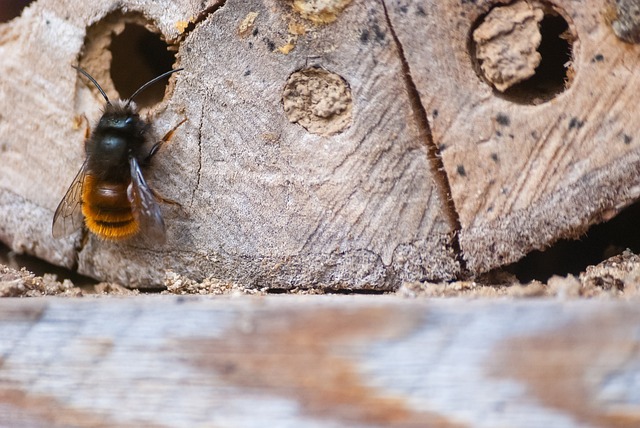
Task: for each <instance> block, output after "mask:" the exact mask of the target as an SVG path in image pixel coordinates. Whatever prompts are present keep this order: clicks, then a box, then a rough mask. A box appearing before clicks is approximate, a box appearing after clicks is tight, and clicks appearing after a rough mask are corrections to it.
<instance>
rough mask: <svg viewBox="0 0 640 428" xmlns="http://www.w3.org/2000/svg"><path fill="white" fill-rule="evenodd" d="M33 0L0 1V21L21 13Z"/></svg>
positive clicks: (15, 16) (9, 19)
mask: <svg viewBox="0 0 640 428" xmlns="http://www.w3.org/2000/svg"><path fill="white" fill-rule="evenodd" d="M32 2H33V0H12V1H3V2H2V3H0V23H2V22H8V21H11V20H12V19H13V18H17V17H18V16H20V14H21V13H22V10H23V9H24V8H25V7H27V6H29V4H30V3H32Z"/></svg>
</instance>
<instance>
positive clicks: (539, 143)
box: [387, 0, 640, 273]
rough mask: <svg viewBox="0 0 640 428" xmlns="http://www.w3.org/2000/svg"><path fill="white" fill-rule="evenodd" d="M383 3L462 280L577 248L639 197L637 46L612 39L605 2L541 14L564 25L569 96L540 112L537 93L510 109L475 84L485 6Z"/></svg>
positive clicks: (541, 104)
mask: <svg viewBox="0 0 640 428" xmlns="http://www.w3.org/2000/svg"><path fill="white" fill-rule="evenodd" d="M531 3H532V4H534V5H536V4H537V5H540V4H541V3H537V2H531ZM387 4H388V11H389V15H390V18H391V22H392V24H393V27H394V28H395V29H396V33H397V35H398V38H399V40H400V42H401V44H402V46H403V49H404V52H405V55H406V59H407V62H408V64H409V67H410V70H411V78H412V80H413V81H414V82H415V85H416V88H417V90H418V91H419V94H420V99H421V101H422V104H423V105H424V108H425V110H426V112H427V114H428V119H429V122H430V125H431V130H432V136H433V141H434V143H435V144H436V145H437V146H438V148H439V152H440V154H441V156H442V161H443V164H444V169H445V173H446V175H447V178H448V181H449V183H450V186H451V195H452V198H453V202H454V204H455V212H456V213H457V215H458V216H459V221H460V226H461V229H460V246H461V250H462V254H463V258H464V259H465V261H466V264H467V268H468V269H469V270H470V271H472V272H476V273H477V272H481V271H486V270H489V269H491V268H494V267H497V266H501V265H504V264H507V263H511V262H514V261H516V260H518V259H519V258H520V257H522V256H523V255H525V254H526V253H528V252H529V251H531V250H533V249H540V248H544V247H546V246H548V245H549V244H551V243H552V242H554V241H555V240H557V239H559V238H575V237H578V236H579V235H580V234H582V233H584V232H585V231H586V229H587V228H588V227H589V225H591V224H593V223H597V222H600V221H603V220H607V219H610V218H611V217H613V216H614V215H615V214H616V213H617V212H618V211H619V210H620V209H622V208H623V207H624V206H626V205H627V204H629V203H631V202H633V201H634V200H636V199H637V198H638V196H639V195H640V186H639V184H640V152H639V151H638V144H640V139H639V138H638V135H640V132H639V131H640V129H639V126H640V125H639V122H638V120H637V114H636V113H635V112H637V106H636V104H637V103H636V102H635V96H636V94H637V93H638V91H639V90H640V80H639V79H638V76H637V72H636V70H638V68H639V66H640V46H638V45H633V44H629V43H626V42H624V41H623V40H621V39H619V38H618V37H616V35H615V33H614V32H613V30H612V28H611V26H610V25H609V24H608V23H607V19H606V16H607V15H608V14H609V13H610V5H609V4H608V2H605V1H602V0H585V1H579V2H562V3H561V4H558V5H556V6H553V7H552V9H551V10H550V9H548V6H544V7H546V8H547V9H545V13H546V14H547V15H548V16H553V14H556V15H557V14H559V15H560V16H561V17H562V18H563V19H564V20H566V21H567V22H568V25H569V31H568V33H566V34H565V35H564V36H562V37H566V38H568V39H569V40H571V39H572V38H575V41H573V42H572V45H573V55H572V56H573V60H572V64H571V67H570V70H569V74H568V77H567V80H569V81H570V82H569V87H568V88H567V89H566V90H564V91H562V92H561V93H559V94H558V95H557V96H555V97H553V98H551V99H550V100H548V101H546V102H540V100H536V99H535V98H536V94H535V93H534V94H531V95H530V98H528V99H524V100H520V102H515V101H513V100H511V99H508V97H505V96H503V95H501V94H499V93H498V91H494V90H493V89H492V87H490V86H489V85H488V84H487V83H486V82H485V80H484V79H483V78H482V77H481V76H480V75H479V74H478V73H477V69H476V64H475V63H474V60H473V54H472V52H470V51H471V45H472V43H471V41H470V40H471V37H472V30H473V29H474V25H477V24H478V23H479V22H480V21H481V19H482V17H483V16H484V15H485V14H486V13H487V12H488V11H489V10H490V8H491V7H492V3H490V2H464V1H463V2H457V1H439V2H429V3H426V4H424V3H418V2H413V3H410V4H408V5H407V4H406V2H397V1H396V2H387ZM543 5H544V4H543ZM542 24H543V25H544V20H543V22H542ZM560 41H561V40H560ZM556 43H558V40H556ZM543 60H544V55H543ZM536 103H538V104H536Z"/></svg>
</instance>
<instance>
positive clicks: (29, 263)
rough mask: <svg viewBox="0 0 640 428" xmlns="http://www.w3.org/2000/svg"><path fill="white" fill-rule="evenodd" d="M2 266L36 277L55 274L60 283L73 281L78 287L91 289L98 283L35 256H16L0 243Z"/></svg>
mask: <svg viewBox="0 0 640 428" xmlns="http://www.w3.org/2000/svg"><path fill="white" fill-rule="evenodd" d="M0 264H3V265H6V266H9V267H11V268H13V269H16V270H20V268H25V269H27V270H28V271H29V272H31V273H33V274H35V275H36V276H44V275H45V274H54V275H56V276H57V279H58V281H60V282H62V281H64V280H65V279H68V280H71V281H72V282H73V284H74V285H75V286H77V287H90V286H93V285H95V284H97V283H98V281H96V280H95V279H93V278H89V277H88V276H84V275H80V274H79V273H77V272H74V271H71V270H69V269H65V268H63V267H60V266H55V265H52V264H50V263H47V262H45V261H44V260H42V259H39V258H37V257H34V256H29V255H26V254H16V253H14V252H13V251H11V249H10V248H9V247H7V246H6V245H4V244H3V243H1V242H0Z"/></svg>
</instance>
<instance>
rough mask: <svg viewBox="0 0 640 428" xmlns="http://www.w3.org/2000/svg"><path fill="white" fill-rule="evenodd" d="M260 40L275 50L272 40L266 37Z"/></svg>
mask: <svg viewBox="0 0 640 428" xmlns="http://www.w3.org/2000/svg"><path fill="white" fill-rule="evenodd" d="M262 41H263V42H265V43H266V44H267V47H268V48H269V50H270V51H272V52H273V51H275V50H276V44H275V43H274V42H273V41H271V40H269V39H268V38H266V37H265V38H264V39H262Z"/></svg>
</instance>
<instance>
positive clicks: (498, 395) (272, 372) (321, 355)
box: [0, 296, 640, 428]
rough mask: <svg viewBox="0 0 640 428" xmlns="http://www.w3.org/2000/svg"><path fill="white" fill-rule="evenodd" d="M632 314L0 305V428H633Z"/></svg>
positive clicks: (568, 308) (383, 306) (536, 304)
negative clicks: (5, 427)
mask: <svg viewBox="0 0 640 428" xmlns="http://www.w3.org/2000/svg"><path fill="white" fill-rule="evenodd" d="M636 306H637V304H636V303H632V302H629V303H624V302H620V301H602V300H599V301H596V300H592V301H574V302H561V301H548V300H547V301H535V300H533V301H512V300H505V301H502V302H498V301H493V302H487V301H484V302H483V301H464V300H446V301H445V300H440V301H430V302H426V301H419V300H413V301H412V300H405V299H399V298H395V297H390V296H376V297H365V296H355V297H353V296H352V297H349V296H334V297H326V296H325V297H323V296H307V297H304V296H293V297H287V296H271V297H269V298H246V297H244V298H219V299H210V298H206V299H205V298H200V299H197V298H179V297H161V296H156V297H147V298H138V299H135V300H132V299H127V300H125V299H117V298H103V299H72V300H66V299H60V298H50V299H25V300H15V299H7V300H0V337H1V338H2V340H0V358H1V359H0V425H1V426H7V427H8V426H11V427H26V426H47V427H62V426H64V427H101V426H105V427H106V426H119V427H129V426H131V427H133V426H156V427H193V426H211V427H258V426H260V427H263V426H278V427H284V426H296V427H343V426H349V427H410V426H411V427H491V428H494V427H497V426H509V427H535V428H538V427H542V426H549V427H555V428H564V427H587V426H588V427H603V428H604V427H613V426H615V427H637V426H639V424H640V396H639V395H638V391H640V385H639V384H638V379H639V378H640V363H639V362H640V335H639V334H638V332H639V331H640V315H639V314H638V311H637V310H636V309H637V307H636Z"/></svg>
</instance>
